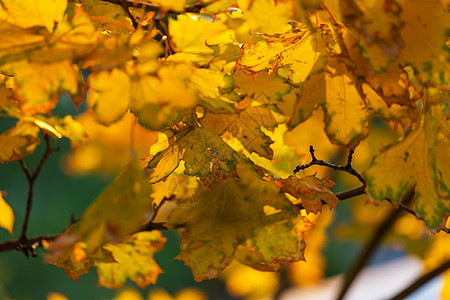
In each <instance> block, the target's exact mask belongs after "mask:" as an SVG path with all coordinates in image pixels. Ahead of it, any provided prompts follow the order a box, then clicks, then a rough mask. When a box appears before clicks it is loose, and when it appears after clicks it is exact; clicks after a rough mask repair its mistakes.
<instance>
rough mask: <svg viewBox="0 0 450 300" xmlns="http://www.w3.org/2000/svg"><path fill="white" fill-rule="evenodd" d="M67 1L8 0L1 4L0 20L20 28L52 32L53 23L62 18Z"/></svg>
mask: <svg viewBox="0 0 450 300" xmlns="http://www.w3.org/2000/svg"><path fill="white" fill-rule="evenodd" d="M66 6H67V0H50V1H48V0H37V1H33V0H23V1H22V0H10V1H5V3H2V6H1V8H0V20H2V21H6V22H8V23H10V24H14V25H16V26H19V27H22V28H31V27H35V26H42V27H45V28H46V29H47V30H48V31H49V32H52V31H53V28H54V26H55V23H58V22H61V21H62V20H63V18H64V12H65V10H66Z"/></svg>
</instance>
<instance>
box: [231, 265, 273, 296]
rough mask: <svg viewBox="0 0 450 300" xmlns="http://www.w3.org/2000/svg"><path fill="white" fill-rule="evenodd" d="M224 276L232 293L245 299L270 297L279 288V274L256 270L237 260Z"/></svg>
mask: <svg viewBox="0 0 450 300" xmlns="http://www.w3.org/2000/svg"><path fill="white" fill-rule="evenodd" d="M222 277H224V278H225V285H226V288H227V290H228V292H229V293H230V294H232V295H233V296H235V297H241V298H245V299H254V300H257V299H269V298H270V296H272V295H273V294H274V293H275V292H276V290H277V288H278V276H277V274H275V273H273V272H263V271H259V270H255V269H253V268H251V267H248V266H245V265H243V264H240V263H238V262H236V261H234V262H233V263H232V264H231V265H230V266H229V267H228V268H227V269H226V270H225V271H224V272H223V276H222Z"/></svg>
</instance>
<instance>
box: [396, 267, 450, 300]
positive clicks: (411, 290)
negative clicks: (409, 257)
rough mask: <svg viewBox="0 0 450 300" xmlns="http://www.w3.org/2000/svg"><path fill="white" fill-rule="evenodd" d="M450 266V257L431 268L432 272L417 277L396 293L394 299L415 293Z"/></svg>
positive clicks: (398, 299) (397, 299)
mask: <svg viewBox="0 0 450 300" xmlns="http://www.w3.org/2000/svg"><path fill="white" fill-rule="evenodd" d="M449 268H450V259H448V260H447V261H445V262H444V263H443V264H441V265H440V266H438V267H437V268H436V269H434V270H431V271H430V272H428V273H426V274H424V275H422V276H421V277H419V278H417V280H416V281H414V282H413V283H412V284H411V285H410V286H408V287H407V288H406V289H404V290H403V291H401V292H400V293H398V294H397V295H395V296H394V297H393V298H392V300H400V299H405V298H406V297H408V296H409V295H411V294H412V293H414V292H415V291H416V290H418V289H419V288H420V287H422V286H423V285H424V284H425V283H427V282H428V281H430V280H431V279H433V278H434V277H436V276H438V275H439V274H441V273H442V272H444V271H446V270H448V269H449Z"/></svg>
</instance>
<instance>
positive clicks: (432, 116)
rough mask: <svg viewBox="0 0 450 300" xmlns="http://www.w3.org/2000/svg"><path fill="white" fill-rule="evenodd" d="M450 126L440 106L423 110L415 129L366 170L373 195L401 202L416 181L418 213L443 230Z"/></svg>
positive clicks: (449, 206)
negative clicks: (404, 194)
mask: <svg viewBox="0 0 450 300" xmlns="http://www.w3.org/2000/svg"><path fill="white" fill-rule="evenodd" d="M449 128H450V125H449V122H448V120H445V118H443V117H442V112H441V111H439V108H437V107H435V108H428V109H427V111H425V112H424V113H422V115H421V116H420V119H419V121H418V123H416V126H415V128H414V129H413V130H411V131H410V132H409V133H408V134H407V135H406V136H405V137H404V138H403V139H402V140H401V141H399V142H398V143H397V144H393V145H391V146H390V147H388V148H387V149H386V150H385V151H383V152H382V153H381V154H379V155H378V156H377V157H375V159H374V160H373V161H372V163H371V165H370V167H369V169H368V170H367V172H366V179H367V183H368V191H369V193H370V196H371V197H373V198H375V199H378V200H382V199H390V200H391V201H395V202H399V201H400V198H401V196H402V194H403V193H404V192H405V190H406V188H407V187H408V185H409V184H411V183H415V184H416V188H415V198H416V209H417V212H418V213H419V215H420V216H421V217H422V218H423V219H424V221H425V224H426V225H427V226H428V228H430V229H432V230H433V231H439V229H440V228H441V226H443V219H444V216H445V215H446V214H449V213H450V202H449V201H448V199H449V195H450V192H449V191H450V174H449V173H450V172H449V171H448V168H446V167H445V166H446V165H447V162H446V159H445V158H444V157H446V156H448V153H449V152H450V143H449V140H448V136H449V135H448V134H449V132H450V131H449ZM393 165H394V166H395V167H394V168H393V167H392V166H393Z"/></svg>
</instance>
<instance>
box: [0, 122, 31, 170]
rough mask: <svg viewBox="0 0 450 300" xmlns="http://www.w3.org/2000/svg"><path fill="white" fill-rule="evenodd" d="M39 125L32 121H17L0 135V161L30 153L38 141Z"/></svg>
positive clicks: (18, 157) (10, 159)
mask: <svg viewBox="0 0 450 300" xmlns="http://www.w3.org/2000/svg"><path fill="white" fill-rule="evenodd" d="M38 134H39V127H37V126H36V125H35V124H34V123H32V122H26V121H19V122H17V123H16V125H15V126H14V127H12V128H10V129H8V130H7V131H5V132H3V133H2V134H1V135H0V145H2V146H1V147H0V162H2V163H3V162H8V161H14V160H18V159H21V158H23V157H25V156H27V155H28V154H30V153H32V152H33V151H34V149H35V148H36V146H37V144H38V143H39V137H38Z"/></svg>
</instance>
